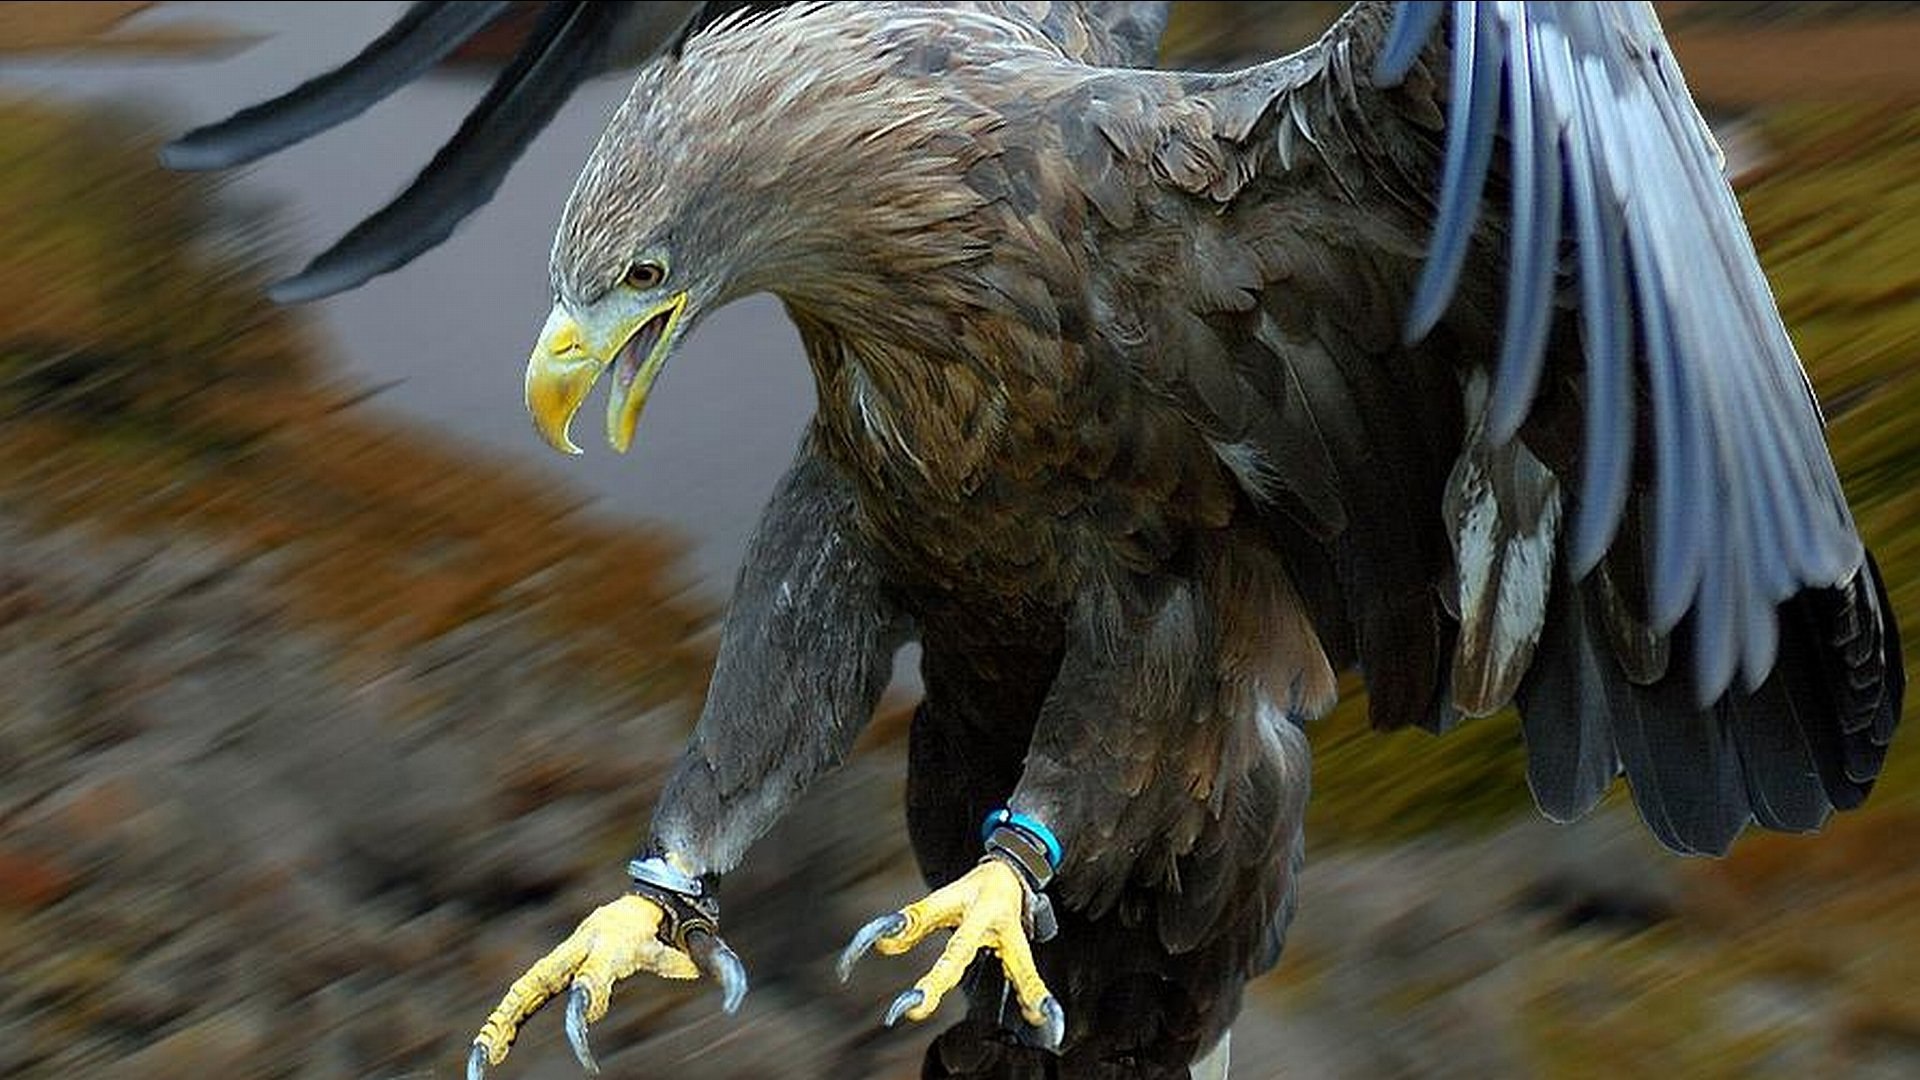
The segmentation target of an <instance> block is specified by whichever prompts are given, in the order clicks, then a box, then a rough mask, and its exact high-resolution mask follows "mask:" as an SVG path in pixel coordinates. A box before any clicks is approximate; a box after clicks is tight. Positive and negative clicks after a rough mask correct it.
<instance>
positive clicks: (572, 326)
mask: <svg viewBox="0 0 1920 1080" xmlns="http://www.w3.org/2000/svg"><path fill="white" fill-rule="evenodd" d="M686 306H687V294H686V293H680V294H678V295H676V296H674V297H673V298H672V299H670V300H668V301H667V302H666V303H664V304H661V305H660V306H659V307H656V308H654V309H653V310H652V311H649V312H647V313H646V314H644V315H642V316H641V317H639V318H637V319H631V320H626V321H623V322H622V323H620V324H618V325H617V326H615V327H613V332H612V333H609V334H606V335H604V336H603V337H602V336H599V335H595V334H594V333H593V332H592V328H589V327H582V326H581V324H580V323H578V322H576V321H575V320H574V318H573V316H572V315H570V314H568V312H567V310H566V308H565V307H563V306H562V305H559V304H555V305H554V307H553V312H552V314H550V315H548V316H547V324H546V326H544V327H543V328H541V331H540V341H539V343H538V344H536V345H535V346H534V347H533V355H532V356H530V357H528V359H527V413H528V415H530V416H532V417H533V426H534V428H535V429H537V430H538V431H539V432H540V437H541V438H543V439H545V440H546V441H547V445H549V446H551V447H553V448H554V449H555V450H559V451H562V452H563V453H568V454H577V453H579V452H580V448H579V447H578V446H575V445H574V444H573V439H572V438H571V437H570V436H569V434H568V428H569V427H570V426H571V425H572V423H573V414H574V413H576V412H579V411H580V405H581V403H582V402H584V401H586V399H587V394H588V392H590V391H591V390H592V389H593V386H594V384H595V383H597V382H599V381H600V375H601V373H602V372H604V371H606V370H607V369H608V368H612V369H613V389H612V392H611V393H609V394H608V396H607V442H608V443H610V444H612V446H613V448H614V449H615V450H617V451H619V452H620V453H623V454H624V453H626V452H627V448H628V447H629V446H631V445H633V430H634V428H635V427H637V426H638V425H639V423H640V410H641V409H642V408H643V407H644V406H645V405H646V403H647V391H648V390H649V389H651V388H652V386H653V380H654V379H656V378H658V377H659V375H660V369H661V368H662V367H664V366H665V365H666V361H667V354H668V353H670V352H672V351H673V349H672V346H673V342H674V339H675V332H676V331H677V330H678V329H679V324H680V313H681V312H682V311H684V310H685V309H686ZM596 338H597V340H596Z"/></svg>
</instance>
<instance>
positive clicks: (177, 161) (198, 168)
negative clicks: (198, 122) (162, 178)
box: [160, 128, 239, 172]
mask: <svg viewBox="0 0 1920 1080" xmlns="http://www.w3.org/2000/svg"><path fill="white" fill-rule="evenodd" d="M209 130H211V129H209V128H195V129H194V130H192V131H189V132H187V133H186V134H185V135H182V136H180V137H179V138H177V139H175V140H173V141H172V142H170V143H168V144H167V145H165V146H163V147H161V148H160V164H161V165H162V166H164V167H166V168H168V169H172V170H173V171H175V172H212V171H214V170H216V169H225V168H229V167H231V166H233V165H236V164H239V163H238V162H237V161H235V160H234V157H233V155H232V154H230V153H227V152H225V151H223V150H222V149H221V147H220V146H219V145H218V144H215V143H212V142H209V141H208V140H206V139H205V138H203V137H202V133H204V132H206V131H209Z"/></svg>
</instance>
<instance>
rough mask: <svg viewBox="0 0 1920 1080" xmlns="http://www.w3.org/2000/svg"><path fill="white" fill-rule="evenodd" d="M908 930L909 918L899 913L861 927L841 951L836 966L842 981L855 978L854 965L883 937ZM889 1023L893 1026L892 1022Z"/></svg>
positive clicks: (885, 916)
mask: <svg viewBox="0 0 1920 1080" xmlns="http://www.w3.org/2000/svg"><path fill="white" fill-rule="evenodd" d="M906 928H907V917H906V916H905V915H902V914H900V913H899V912H897V911H896V912H894V913H893V914H891V915H882V916H880V917H879V918H877V919H874V920H873V921H871V922H869V923H867V925H865V926H863V927H861V928H860V932H859V933H857V934H855V935H853V940H852V941H850V942H848V943H847V947H846V948H844V949H842V950H840V961H839V963H838V964H836V965H834V966H835V967H836V968H837V969H838V970H839V972H840V981H841V982H846V981H847V980H848V979H849V978H852V977H853V965H854V964H855V963H856V962H857V961H859V959H860V958H861V957H863V956H865V955H867V950H868V949H871V948H873V943H874V942H876V941H879V940H880V939H881V938H883V937H892V936H893V935H895V934H897V933H899V932H900V931H902V930H905V929H906ZM888 1023H889V1024H891V1023H892V1021H888Z"/></svg>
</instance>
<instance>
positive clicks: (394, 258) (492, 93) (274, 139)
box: [161, 0, 1168, 303]
mask: <svg viewBox="0 0 1920 1080" xmlns="http://www.w3.org/2000/svg"><path fill="white" fill-rule="evenodd" d="M788 2H791V0H784V2H783V0H775V2H766V0H707V2H703V3H689V2H680V0H671V2H668V0H655V2H647V3H632V2H622V3H586V2H582V0H550V2H548V3H545V4H542V5H541V12H540V15H539V17H538V19H537V20H536V22H535V23H534V25H533V28H532V30H531V31H530V32H529V33H528V34H527V36H526V38H525V40H524V41H523V43H522V44H521V46H520V49H519V51H518V52H517V53H516V54H515V55H514V58H513V60H512V62H511V63H509V64H508V65H507V67H506V68H505V70H503V71H502V72H501V73H500V75H499V76H498V77H497V78H496V79H495V80H494V82H493V85H492V86H491V87H489V88H488V90H487V93H486V95H485V96H484V97H483V98H481V100H480V102H479V104H477V105H476V106H474V108H473V111H472V112H470V113H468V114H467V117H466V119H465V120H464V121H463V122H462V123H461V125H460V129H459V130H458V131H457V132H455V134H454V136H453V138H452V139H450V140H448V142H447V143H446V145H444V146H442V147H441V148H440V150H439V151H438V152H437V153H436V154H435V155H434V157H433V160H432V161H431V162H430V163H428V165H427V166H426V168H425V169H423V170H422V171H421V173H420V174H419V175H418V176H417V177H415V178H414V180H413V182H412V183H411V184H409V185H408V186H407V188H406V190H404V191H402V192H401V193H400V194H399V195H398V196H396V197H395V198H394V200H393V201H392V202H390V203H388V204H387V205H386V206H385V207H383V208H381V209H380V210H379V211H378V212H376V213H374V214H373V215H372V216H370V217H368V218H367V219H366V220H364V221H362V222H361V223H360V224H358V225H356V226H354V228H353V229H352V230H351V231H349V232H348V233H347V234H346V235H345V236H343V237H342V238H341V239H340V240H339V241H337V242H336V243H334V245H333V246H332V247H330V248H328V249H327V250H326V251H323V252H321V253H320V254H319V255H318V256H316V257H315V258H314V259H313V261H312V262H310V263H308V264H307V266H306V268H305V269H303V270H301V271H300V272H299V273H298V274H296V275H294V276H293V277H291V278H288V279H287V280H285V281H281V282H278V283H276V284H275V285H274V286H273V288H272V291H271V292H272V296H273V298H274V299H275V300H278V301H280V302H282V303H300V302H302V301H307V300H317V299H320V298H321V297H325V296H331V295H333V294H335V293H339V292H345V291H346V290H349V289H353V288H357V287H358V286H360V285H363V284H365V283H366V282H367V281H368V280H369V279H371V278H373V277H375V276H377V275H380V274H384V273H387V272H389V271H392V270H397V269H399V268H400V267H402V266H405V265H406V264H407V263H409V262H412V261H413V260H414V259H416V258H418V257H419V256H421V255H422V254H425V253H426V252H427V251H430V250H432V249H433V248H434V247H436V246H438V245H439V244H441V243H442V242H444V241H445V240H446V239H447V237H449V236H451V235H452V234H453V230H454V228H455V227H456V226H458V225H459V224H460V222H461V221H463V220H465V219H466V217H467V216H468V215H469V214H472V213H473V212H474V211H475V210H478V209H479V208H480V207H482V206H484V205H486V203H487V202H488V200H490V199H492V198H493V194H494V192H495V191H497V190H498V189H499V187H500V184H501V183H502V182H503V181H504V180H505V179H506V176H507V172H508V171H509V170H510V169H512V168H513V164H514V162H516V161H518V160H519V158H520V155H521V154H522V153H524V152H525V151H526V149H527V147H528V146H529V145H531V144H532V142H533V140H534V138H535V136H537V135H539V134H540V132H541V131H542V130H543V129H545V127H546V126H547V124H548V123H549V122H551V121H552V120H553V118H554V116H555V115H556V114H558V113H559V111H560V108H561V107H562V106H563V105H565V104H566V102H567V99H568V98H570V97H572V96H573V92H574V91H575V90H576V89H578V88H579V86H580V84H581V83H583V82H585V81H586V80H587V79H589V78H592V77H593V76H595V75H599V74H603V73H605V72H608V71H613V70H617V69H620V68H625V67H632V66H636V65H638V64H641V63H644V62H645V61H647V60H649V59H651V58H653V57H655V56H658V55H660V54H662V53H665V52H671V53H674V54H677V53H678V52H679V49H680V48H681V46H683V45H684V44H685V43H686V42H687V41H688V40H689V39H690V38H691V37H693V36H694V35H696V34H700V33H705V32H708V31H709V30H715V31H717V30H719V29H722V28H724V26H725V25H738V24H739V23H742V22H746V21H751V20H752V19H753V17H754V16H755V15H756V14H757V13H760V12H764V11H769V10H772V9H776V8H780V7H785V6H787V3H788ZM513 6H514V5H513V4H511V3H508V2H506V0H472V2H467V0H462V2H459V3H454V2H450V0H417V2H416V3H414V4H413V5H412V6H411V7H409V8H408V9H407V11H406V12H405V13H404V14H402V15H401V17H400V19H399V21H397V22H396V23H395V24H394V25H393V27H392V28H390V29H389V30H388V31H387V32H386V33H384V34H382V35H381V36H380V37H379V38H378V39H377V40H375V41H374V42H373V43H372V44H370V45H368V46H367V47H366V48H365V49H364V50H362V51H361V52H360V53H359V55H357V56H355V57H354V58H353V59H351V60H348V61H347V62H346V63H344V64H342V65H341V66H340V67H338V68H336V69H335V70H333V71H330V72H327V73H326V74H324V75H321V76H318V77H317V78H314V79H311V80H309V81H307V82H305V83H302V84H301V85H300V86H299V87H297V88H295V89H293V90H291V91H289V92H287V93H286V94H283V95H281V96H280V97H277V98H274V99H273V100H271V101H267V102H263V103H261V104H259V105H255V106H252V107H250V108H247V109H244V110H242V111H240V112H239V113H237V114H235V115H234V116H232V117H229V118H228V119H226V120H222V121H220V122H218V123H215V124H210V125H208V126H206V127H202V128H199V129H196V130H194V131H191V132H189V133H187V134H186V135H183V136H181V137H180V138H179V139H177V140H175V141H174V142H173V143H171V144H169V145H168V146H167V147H166V148H165V149H164V150H163V151H162V155H161V159H162V161H163V162H164V163H165V164H166V165H168V166H169V167H171V168H175V169H187V170H202V169H225V168H230V167H232V166H235V165H242V164H245V163H247V162H250V161H255V160H258V159H259V158H262V157H265V156H266V155H268V154H271V153H273V152H275V151H277V150H282V149H285V148H286V147H288V146H291V145H293V144H294V143H297V142H300V141H302V140H304V139H308V138H311V137H313V136H314V135H318V134H320V133H321V132H323V131H326V130H327V129H329V128H332V127H335V126H337V125H339V124H342V123H344V122H346V121H348V120H351V119H352V118H354V117H355V116H358V115H360V114H361V113H362V112H365V111H366V110H367V109H368V108H370V107H371V106H373V105H374V104H376V103H378V102H380V101H381V100H383V99H385V98H386V97H388V96H389V95H391V94H393V93H394V92H396V91H398V90H399V89H400V88H401V87H403V86H405V85H407V84H408V83H410V82H412V81H413V80H415V79H417V78H419V77H420V76H422V75H424V74H425V73H426V72H427V71H428V70H430V69H431V68H432V67H433V66H434V65H435V64H437V63H439V62H440V61H441V60H443V59H445V58H446V57H447V56H448V55H449V54H451V53H452V52H454V51H455V50H456V49H458V48H460V47H461V46H462V45H464V44H466V43H467V42H469V41H471V40H473V38H474V37H475V36H476V35H478V34H479V33H480V32H481V31H483V30H485V29H487V27H489V26H490V25H492V24H493V23H494V22H495V21H497V20H498V19H499V18H500V17H501V16H502V15H504V14H506V13H507V11H508V10H509V9H510V8H512V7H513ZM987 6H991V7H995V8H1005V9H1007V10H1006V11H1005V12H1004V13H1005V14H1007V15H1010V16H1012V17H1016V18H1019V19H1021V20H1024V21H1031V22H1032V23H1034V24H1035V25H1037V26H1038V27H1039V28H1040V29H1041V30H1042V31H1043V32H1045V33H1046V34H1047V35H1048V36H1049V37H1052V38H1053V39H1054V40H1055V41H1057V42H1059V43H1060V44H1061V46H1062V47H1063V48H1064V49H1065V50H1066V51H1067V52H1068V53H1069V54H1070V55H1074V56H1077V57H1080V58H1082V59H1085V60H1089V61H1093V62H1100V63H1115V64H1144V63H1151V62H1152V59H1153V56H1154V54H1155V52H1156V51H1157V49H1158V48H1159V40H1160V33H1161V31H1162V30H1163V29H1165V27H1166V17H1167V6H1168V5H1167V4H1164V3H1140V2H1130V0H1103V2H1096V3H1089V4H1018V5H1006V4H995V5H987Z"/></svg>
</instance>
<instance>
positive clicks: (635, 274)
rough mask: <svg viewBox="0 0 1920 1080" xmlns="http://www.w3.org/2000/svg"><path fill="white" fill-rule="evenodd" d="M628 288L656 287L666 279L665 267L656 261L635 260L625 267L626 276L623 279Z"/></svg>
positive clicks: (644, 288) (645, 288)
mask: <svg viewBox="0 0 1920 1080" xmlns="http://www.w3.org/2000/svg"><path fill="white" fill-rule="evenodd" d="M623 280H624V281H625V282H626V285H627V287H628V288H630V289H639V290H641V291H643V292H644V291H645V290H647V289H657V288H659V287H660V283H661V282H663V281H665V280H667V268H666V267H664V266H661V265H660V264H659V263H657V262H637V263H634V264H633V265H632V266H629V267H627V276H626V277H625V278H624V279H623Z"/></svg>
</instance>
